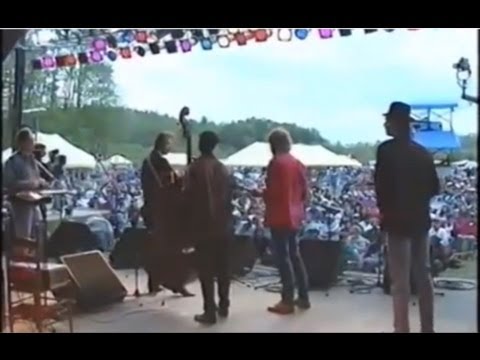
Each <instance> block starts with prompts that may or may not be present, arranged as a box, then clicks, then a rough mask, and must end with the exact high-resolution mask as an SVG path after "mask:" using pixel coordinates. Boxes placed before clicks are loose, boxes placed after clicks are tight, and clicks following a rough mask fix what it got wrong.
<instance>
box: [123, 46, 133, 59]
mask: <svg viewBox="0 0 480 360" xmlns="http://www.w3.org/2000/svg"><path fill="white" fill-rule="evenodd" d="M120 56H121V57H122V58H124V59H130V58H131V57H132V51H131V50H130V48H127V47H125V48H121V49H120Z"/></svg>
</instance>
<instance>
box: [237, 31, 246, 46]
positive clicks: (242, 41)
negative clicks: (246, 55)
mask: <svg viewBox="0 0 480 360" xmlns="http://www.w3.org/2000/svg"><path fill="white" fill-rule="evenodd" d="M234 38H235V41H236V42H237V44H238V45H239V46H244V45H247V37H246V36H245V34H244V33H237V34H235V35H234Z"/></svg>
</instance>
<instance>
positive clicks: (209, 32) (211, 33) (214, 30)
mask: <svg viewBox="0 0 480 360" xmlns="http://www.w3.org/2000/svg"><path fill="white" fill-rule="evenodd" d="M207 31H208V34H209V35H210V36H216V35H218V33H219V32H220V30H219V29H207Z"/></svg>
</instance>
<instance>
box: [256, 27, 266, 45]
mask: <svg viewBox="0 0 480 360" xmlns="http://www.w3.org/2000/svg"><path fill="white" fill-rule="evenodd" d="M253 36H254V38H255V41H256V42H263V41H267V39H268V32H267V30H265V29H258V30H255V31H254V32H253Z"/></svg>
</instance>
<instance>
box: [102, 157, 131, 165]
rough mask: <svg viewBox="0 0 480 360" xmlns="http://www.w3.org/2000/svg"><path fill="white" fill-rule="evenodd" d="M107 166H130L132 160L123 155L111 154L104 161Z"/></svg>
mask: <svg viewBox="0 0 480 360" xmlns="http://www.w3.org/2000/svg"><path fill="white" fill-rule="evenodd" d="M104 163H105V165H107V166H131V165H132V162H131V161H130V160H128V159H127V158H126V157H125V156H123V155H119V154H116V155H112V156H110V157H109V158H108V159H107V160H105V161H104Z"/></svg>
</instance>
